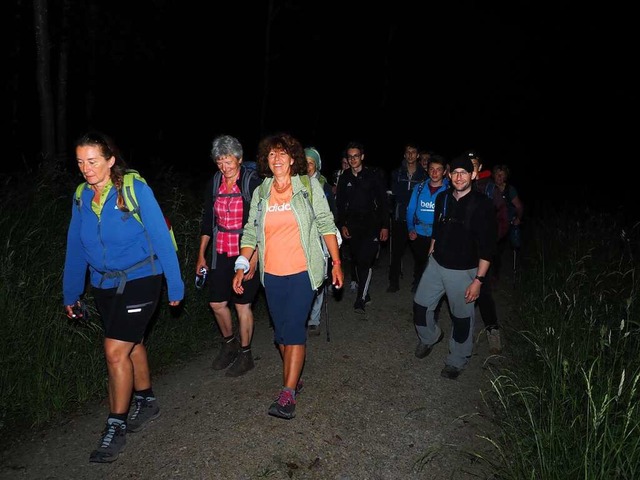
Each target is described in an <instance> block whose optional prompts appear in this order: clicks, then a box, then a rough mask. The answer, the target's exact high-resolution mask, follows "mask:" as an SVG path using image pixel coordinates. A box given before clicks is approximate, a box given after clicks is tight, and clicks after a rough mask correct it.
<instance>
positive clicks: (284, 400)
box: [269, 390, 296, 420]
mask: <svg viewBox="0 0 640 480" xmlns="http://www.w3.org/2000/svg"><path fill="white" fill-rule="evenodd" d="M269 415H271V416H273V417H278V418H284V419H285V420H290V419H292V418H293V417H295V416H296V399H295V398H293V395H292V394H291V392H290V391H288V390H282V391H281V392H280V395H278V398H277V399H276V400H275V401H274V402H273V403H272V404H271V406H270V407H269Z"/></svg>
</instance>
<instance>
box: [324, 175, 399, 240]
mask: <svg viewBox="0 0 640 480" xmlns="http://www.w3.org/2000/svg"><path fill="white" fill-rule="evenodd" d="M336 209H337V213H338V215H337V219H336V225H337V226H338V227H339V228H342V227H343V226H347V227H349V224H350V223H351V224H353V223H354V222H357V223H363V222H365V223H368V224H370V225H373V224H375V226H376V228H389V207H388V205H387V191H386V189H385V186H384V182H383V180H382V177H381V175H380V174H379V173H378V172H377V171H375V170H374V169H372V168H369V167H362V170H360V172H359V173H358V175H354V174H353V171H352V170H351V169H349V170H347V171H345V172H344V173H343V174H342V175H340V179H339V180H338V186H337V189H336Z"/></svg>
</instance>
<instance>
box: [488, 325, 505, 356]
mask: <svg viewBox="0 0 640 480" xmlns="http://www.w3.org/2000/svg"><path fill="white" fill-rule="evenodd" d="M487 340H488V341H489V353H490V354H491V355H499V354H500V353H502V342H501V341H500V329H498V328H492V329H491V330H487Z"/></svg>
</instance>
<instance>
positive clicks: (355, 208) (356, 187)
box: [336, 142, 389, 314]
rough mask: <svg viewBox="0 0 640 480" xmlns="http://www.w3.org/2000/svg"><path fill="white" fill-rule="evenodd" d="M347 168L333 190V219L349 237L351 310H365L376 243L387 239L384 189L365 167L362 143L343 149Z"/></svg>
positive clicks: (386, 207) (358, 311) (361, 311)
mask: <svg viewBox="0 0 640 480" xmlns="http://www.w3.org/2000/svg"><path fill="white" fill-rule="evenodd" d="M346 154H347V160H348V161H349V166H350V168H349V170H346V171H345V172H344V173H343V174H342V175H341V176H340V179H339V180H338V186H337V192H336V208H337V214H338V215H337V221H336V224H337V225H338V227H339V228H340V233H341V234H342V236H343V238H345V239H347V240H349V249H350V258H351V261H352V262H354V263H355V267H356V268H355V273H356V278H355V279H354V278H352V279H351V280H355V281H356V282H357V284H358V289H357V297H356V301H355V303H354V304H353V308H354V311H355V312H356V313H359V314H364V313H365V305H366V304H367V303H369V302H370V301H371V296H370V294H369V284H370V283H371V274H372V268H373V264H374V262H375V259H376V255H377V253H378V245H379V242H385V241H387V239H388V238H389V210H388V206H387V192H386V189H385V186H384V182H383V181H382V179H381V176H380V174H379V173H378V172H376V171H375V170H373V169H371V168H368V167H365V166H364V164H363V161H364V146H363V145H362V144H361V143H358V142H350V143H349V144H348V145H347V148H346Z"/></svg>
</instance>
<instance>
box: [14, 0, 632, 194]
mask: <svg viewBox="0 0 640 480" xmlns="http://www.w3.org/2000/svg"><path fill="white" fill-rule="evenodd" d="M2 8H3V10H4V11H5V12H4V15H3V18H4V22H3V23H5V24H6V25H5V27H6V31H9V32H10V35H9V40H8V41H5V42H4V43H3V45H4V49H6V55H5V65H7V66H8V68H7V69H6V70H5V72H6V73H5V75H4V78H5V88H4V92H5V93H6V95H5V100H4V101H5V102H6V103H5V105H4V108H3V109H2V110H3V112H4V113H5V114H4V115H3V120H2V122H3V125H2V131H3V132H4V133H3V136H4V135H7V139H8V140H9V142H8V143H6V144H5V151H4V153H5V161H4V162H3V164H4V167H3V168H2V170H3V171H8V172H14V171H23V170H24V169H30V168H34V167H35V166H37V165H40V164H42V162H44V163H45V164H49V165H54V164H55V165H57V166H62V167H64V168H69V167H73V164H74V162H73V152H72V151H70V150H71V145H72V142H73V139H74V138H75V137H76V136H77V135H79V134H80V133H82V132H83V131H84V130H86V129H87V128H99V129H101V130H104V131H105V132H107V133H109V134H111V135H112V136H114V137H115V138H116V140H117V141H118V142H119V143H120V145H121V147H122V148H123V150H124V151H125V152H126V153H127V157H128V159H129V161H130V163H132V164H133V165H134V166H136V167H137V168H139V169H141V170H142V171H143V172H145V170H147V172H146V173H147V175H149V173H148V170H149V169H150V168H157V167H162V168H171V169H175V170H179V171H181V172H185V173H187V174H188V175H193V176H194V177H195V178H203V176H207V175H208V174H209V173H210V172H211V171H212V163H211V161H210V159H209V146H210V142H211V140H212V139H213V137H214V136H215V135H217V134H220V133H229V134H232V135H235V136H237V137H238V138H240V140H241V141H242V142H243V145H244V146H245V150H246V154H245V158H246V159H252V158H253V155H254V152H255V147H256V145H257V142H258V140H259V139H260V137H261V136H263V135H265V134H266V133H270V132H273V131H280V130H286V131H290V132H291V133H293V134H294V135H296V136H297V137H298V138H300V140H301V141H302V142H303V143H304V144H305V145H314V146H316V147H317V148H318V149H319V151H320V152H321V155H322V157H323V172H324V173H325V175H328V174H330V173H331V170H332V169H334V168H337V166H338V162H339V155H340V151H341V150H342V148H343V147H344V145H345V144H346V142H347V141H349V140H351V139H358V140H361V141H363V142H364V144H365V147H366V149H367V160H368V163H370V164H373V165H378V166H381V167H383V168H385V169H386V170H390V169H391V168H394V167H395V166H397V165H399V163H400V161H401V159H402V152H403V145H404V143H405V142H406V141H409V140H411V141H417V142H418V143H420V145H422V146H423V147H424V148H426V149H429V150H433V151H436V152H438V153H441V154H443V155H444V156H445V157H447V158H452V157H453V156H455V155H457V154H459V153H461V152H462V151H464V150H466V149H476V150H477V151H479V152H480V153H481V155H482V156H483V158H484V163H485V167H491V166H492V165H494V164H496V163H507V164H509V165H510V166H511V168H512V172H513V178H512V180H513V183H514V184H515V185H516V186H519V188H520V190H522V192H523V195H522V196H523V197H524V199H525V202H526V203H528V204H531V203H532V200H533V198H534V197H536V196H538V195H539V193H540V190H543V191H544V192H545V195H546V196H549V195H553V196H556V195H557V197H558V198H565V197H572V198H574V199H576V198H577V199H579V201H582V200H583V199H584V201H585V202H586V201H587V200H588V199H589V198H590V197H592V196H593V195H592V192H593V188H596V187H597V186H598V185H600V184H601V183H602V178H600V177H601V176H602V175H604V173H603V170H609V171H608V172H607V173H606V177H607V180H606V181H607V183H609V182H611V181H612V180H611V175H612V173H611V167H613V168H614V169H615V168H618V169H620V167H615V165H616V163H617V162H620V160H622V159H624V158H626V157H627V156H628V155H629V154H631V151H632V149H633V147H634V145H633V142H632V139H633V138H634V137H635V131H636V127H637V125H638V121H637V120H636V119H635V116H634V115H635V112H636V109H637V108H636V107H637V106H638V102H637V100H638V94H637V88H636V86H635V83H636V82H635V77H634V75H633V73H632V72H633V71H634V70H635V67H634V63H635V61H634V59H635V57H636V56H637V55H635V54H634V55H631V53H632V52H633V53H635V49H633V47H632V45H633V42H632V37H633V31H634V29H633V25H632V24H631V23H632V16H631V15H629V12H625V11H624V9H622V8H621V7H620V6H618V5H616V4H611V5H607V6H606V8H605V7H604V6H603V5H592V6H589V5H585V4H581V3H578V2H570V1H555V2H530V1H509V2H507V1H496V2H474V1H464V0H454V1H451V2H418V3H416V2H405V1H398V2H392V3H390V4H383V5H381V6H374V5H373V4H371V3H370V2H364V1H355V2H354V1H333V0H330V1H326V2H314V3H311V2H301V1H287V0H265V1H262V2H248V1H239V2H222V3H220V2H215V3H209V4H207V3H204V4H202V3H200V4H191V3H180V2H175V1H170V0H140V1H136V2H129V1H123V0H112V1H109V2H98V1H97V0H89V1H83V2H79V1H76V0H11V1H9V2H4V4H3V7H2ZM7 145H8V146H9V147H8V148H6V146H7ZM623 161H624V160H623ZM591 162H595V165H596V166H599V167H596V169H595V170H593V173H592V170H591V168H590V167H589V166H588V165H589V164H590V163H591ZM620 165H623V164H620ZM609 166H611V167H609ZM605 167H609V168H605ZM622 168H626V167H622ZM613 175H614V177H615V174H613ZM527 197H528V198H527ZM604 200H605V201H606V199H604Z"/></svg>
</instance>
